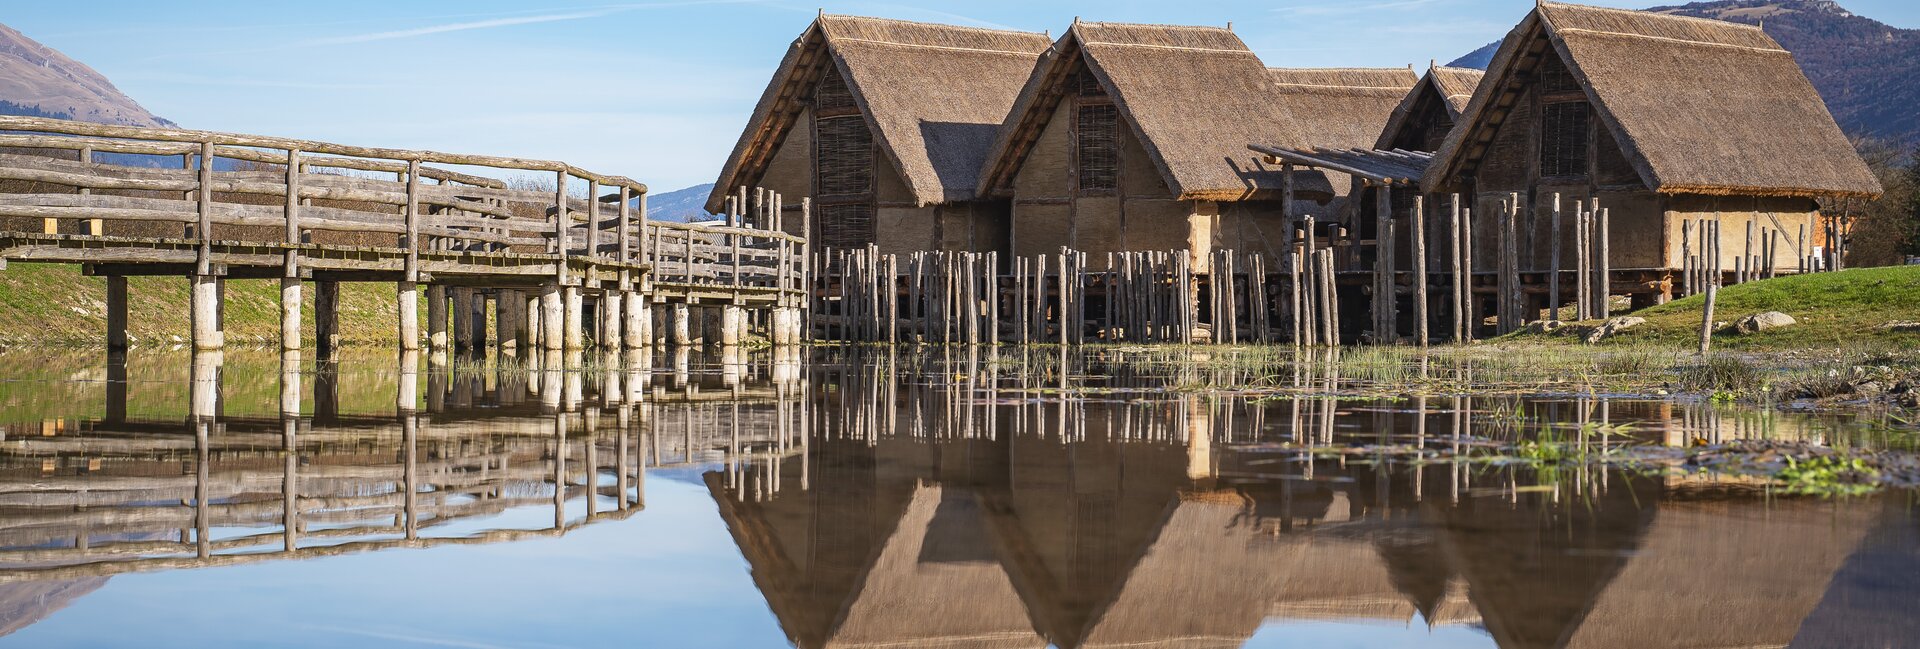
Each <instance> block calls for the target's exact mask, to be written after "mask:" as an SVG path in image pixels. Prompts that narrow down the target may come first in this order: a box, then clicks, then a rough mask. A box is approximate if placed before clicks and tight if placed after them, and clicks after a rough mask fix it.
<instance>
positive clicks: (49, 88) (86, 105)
mask: <svg viewBox="0 0 1920 649" xmlns="http://www.w3.org/2000/svg"><path fill="white" fill-rule="evenodd" d="M0 114H7V115H31V116H37V117H58V118H61V119H77V120H81V121H87V122H97V123H101V124H120V125H125V126H175V124H174V123H173V122H170V121H167V120H165V119H162V118H160V117H157V116H155V115H154V114H153V113H149V112H147V109H145V108H141V107H140V104H139V103H138V102H135V101H134V100H133V99H132V98H130V97H128V96H126V95H125V94H124V93H121V92H120V89H118V88H115V87H113V82H111V81H108V80H107V78H106V77H105V76H102V75H101V74H100V73H99V72H95V71H94V69H93V68H90V67H87V65H86V64H85V63H81V62H79V61H75V60H73V59H71V58H68V57H67V55H65V54H61V53H60V51H59V50H55V49H53V48H51V47H47V46H45V45H41V44H40V42H39V41H35V40H33V39H31V38H27V36H26V35H25V34H21V33H20V32H19V31H16V30H14V29H13V28H11V27H7V26H5V25H0Z"/></svg>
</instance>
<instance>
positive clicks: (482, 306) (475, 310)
mask: <svg viewBox="0 0 1920 649" xmlns="http://www.w3.org/2000/svg"><path fill="white" fill-rule="evenodd" d="M470 308H471V310H470V311H469V312H468V313H467V314H466V317H467V318H468V319H469V321H471V322H472V323H473V351H475V352H478V351H480V350H482V349H486V347H487V340H489V339H488V337H487V294H486V292H484V291H481V290H478V289H475V290H474V292H473V302H472V304H471V306H470Z"/></svg>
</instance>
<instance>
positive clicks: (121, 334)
mask: <svg viewBox="0 0 1920 649" xmlns="http://www.w3.org/2000/svg"><path fill="white" fill-rule="evenodd" d="M127 297H128V296H127V276H126V275H108V276H107V349H109V350H114V351H119V350H124V349H126V348H127Z"/></svg>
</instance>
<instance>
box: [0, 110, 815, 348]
mask: <svg viewBox="0 0 1920 649" xmlns="http://www.w3.org/2000/svg"><path fill="white" fill-rule="evenodd" d="M501 178H506V179H507V180H502V179H501ZM646 199H647V186H646V185H644V184H641V183H639V182H636V181H634V180H632V179H629V178H625V177H621V176H613V175H607V174H601V173H595V172H591V171H587V170H584V169H580V168H578V167H574V166H572V165H568V164H565V163H561V162H552V161H544V160H526V159H519V158H505V157H496V156H482V155H458V154H447V153H436V152H430V151H409V150H399V149H381V148H368V147H359V146H346V145H340V144H330V143H325V142H313V141H307V140H294V139H287V138H277V137H262V136H254V135H236V134H229V133H215V132H207V131H187V130H172V129H151V128H136V127H125V126H108V125H100V124H90V123H84V122H73V121H66V120H56V119H44V118H32V117H6V116H0V269H4V268H5V264H6V262H7V261H26V262H56V263H74V264H83V265H84V268H85V272H86V273H87V274H89V275H94V276H104V277H106V278H107V307H108V317H107V320H108V325H107V329H108V331H107V340H108V344H109V346H110V347H124V346H125V345H126V342H127V339H126V322H127V305H128V295H127V281H126V278H127V277H128V276H133V275H177V276H185V277H188V278H190V279H191V281H192V284H193V292H192V295H193V298H192V307H191V308H192V322H193V327H192V330H193V335H192V339H193V344H194V347H195V348H197V349H217V348H220V347H221V346H222V345H223V343H224V340H223V339H224V336H223V332H222V326H221V320H222V312H223V309H222V289H223V282H224V280H225V279H228V278H264V279H273V278H278V279H280V281H281V287H282V288H281V317H282V320H281V322H282V334H281V344H282V346H283V347H284V348H286V349H298V348H300V347H301V345H302V342H303V341H301V339H300V322H301V314H300V310H301V303H302V296H301V292H302V290H303V287H304V285H305V284H307V283H309V282H311V283H313V284H314V285H315V289H316V292H315V294H314V297H313V304H314V311H315V322H316V325H317V326H316V333H317V337H318V340H317V341H315V343H316V344H317V346H318V347H319V348H320V349H321V351H322V352H323V353H325V352H326V351H328V350H329V349H330V348H331V347H332V346H333V345H334V343H335V342H336V337H337V322H338V321H337V314H336V312H335V305H336V304H337V296H338V288H339V283H340V282H392V283H394V284H396V286H397V287H398V289H397V290H398V305H399V306H398V313H397V314H396V318H397V321H398V338H399V340H400V345H401V347H402V348H403V349H417V348H419V347H420V345H421V341H422V339H423V336H422V335H421V333H422V332H421V327H420V317H419V316H420V299H419V292H420V289H421V287H423V286H424V287H425V288H426V292H427V319H428V322H427V332H426V333H427V335H426V336H424V339H425V340H426V341H427V344H428V345H431V346H436V347H438V346H445V345H449V344H453V345H462V344H467V345H471V344H474V341H485V340H487V339H488V338H487V337H486V336H485V332H484V330H483V329H484V327H485V326H486V325H485V323H486V322H487V318H486V317H484V312H483V311H482V309H484V306H485V304H486V300H488V299H492V301H493V302H494V305H495V306H494V309H495V318H494V321H495V322H498V323H500V324H499V331H498V333H497V334H496V335H495V336H494V337H493V339H494V340H496V341H500V342H502V343H506V342H512V343H514V344H516V345H517V346H518V348H519V349H530V348H533V347H541V348H545V349H580V348H583V347H588V346H596V345H598V346H606V347H627V348H639V347H645V346H649V345H652V344H655V343H658V342H667V343H682V344H684V343H687V342H689V341H691V340H693V339H694V338H695V334H693V333H692V332H691V330H692V328H693V326H694V325H692V324H691V322H690V321H691V320H692V319H693V316H692V314H691V308H692V307H695V306H703V307H717V308H718V310H719V314H718V315H719V316H720V317H719V318H718V323H719V324H718V327H717V329H718V330H719V331H718V335H717V336H716V338H717V340H712V341H713V342H721V343H737V342H739V340H740V339H741V337H742V336H743V335H744V333H745V331H746V329H747V327H748V323H749V319H750V317H752V315H751V314H750V312H752V313H764V314H766V316H767V317H764V318H761V319H762V320H764V321H765V322H766V324H767V327H766V328H767V330H768V333H769V334H770V337H771V338H772V340H773V342H774V343H776V344H792V343H796V342H798V341H799V328H800V324H801V322H802V318H801V316H800V310H801V309H802V308H803V306H804V304H805V302H804V300H803V299H802V287H804V286H805V277H804V274H805V273H806V272H807V264H805V263H803V260H804V259H806V257H807V255H808V249H807V241H806V239H805V238H804V237H801V236H795V235H790V234H787V233H786V228H785V227H784V224H783V223H782V222H781V212H782V210H781V209H780V200H781V199H780V197H779V196H777V195H775V194H772V193H770V192H754V193H753V195H752V196H749V195H748V193H747V191H746V190H745V189H744V188H743V189H742V190H741V193H740V196H739V197H738V200H737V201H736V202H735V203H734V204H735V205H737V206H738V208H737V209H734V210H731V211H732V214H730V215H729V216H728V218H727V220H726V221H724V222H713V223H700V224H685V223H668V222H658V221H651V220H649V219H647V217H646ZM805 208H806V205H805V203H804V202H803V205H802V210H801V214H802V219H803V222H804V220H805V219H806V218H807V216H806V215H807V214H808V213H809V211H808V210H807V209H805ZM797 229H798V230H799V231H801V232H805V231H806V230H805V228H804V226H802V227H801V228H797ZM450 303H451V304H450ZM449 307H451V308H449ZM589 308H590V309H591V310H589ZM589 313H591V314H593V316H592V318H591V319H589V318H588V315H587V314H589ZM450 314H451V317H450ZM470 316H477V317H470ZM656 318H657V319H658V320H659V321H660V323H661V324H662V325H664V326H663V327H656V326H655V320H656ZM449 325H451V328H452V329H453V331H452V334H453V335H452V336H451V338H450V337H449V336H448V328H449ZM660 329H664V331H660V333H659V335H656V333H655V332H656V331H659V330H660ZM589 332H591V333H589ZM476 334H477V335H476ZM482 344H483V343H482Z"/></svg>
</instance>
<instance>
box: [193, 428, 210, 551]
mask: <svg viewBox="0 0 1920 649" xmlns="http://www.w3.org/2000/svg"><path fill="white" fill-rule="evenodd" d="M213 426H214V424H213V420H212V419H211V418H208V419H202V420H200V421H198V422H195V423H194V426H193V452H194V458H193V545H194V554H195V555H197V556H199V557H200V558H202V559H205V558H207V557H210V556H213V539H212V538H211V534H210V533H211V531H212V527H213V525H212V521H210V520H209V519H208V513H209V512H208V504H207V497H208V494H207V491H208V489H207V483H208V482H209V481H210V480H211V478H212V477H213V476H212V472H213V469H212V466H211V465H212V464H213V462H212V459H213V458H212V457H211V456H212V449H211V446H212V442H211V440H210V439H209V437H210V435H211V433H212V429H213Z"/></svg>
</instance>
